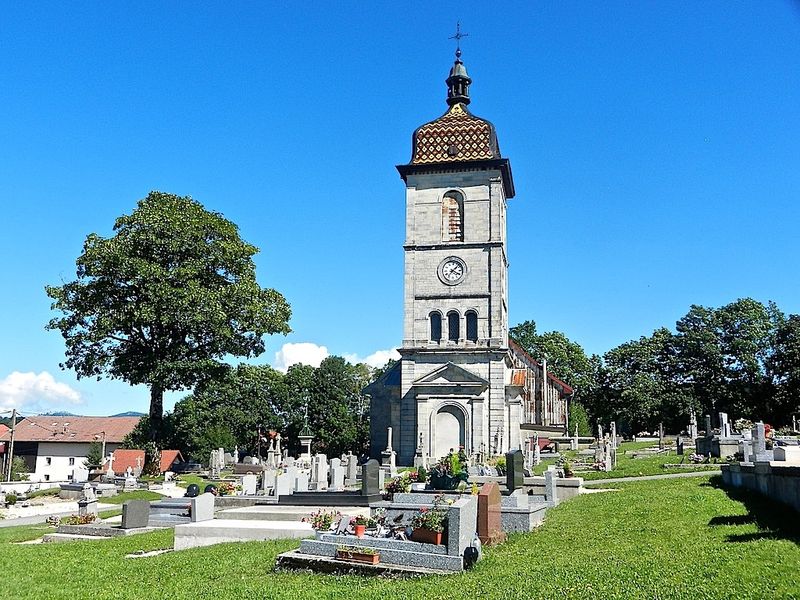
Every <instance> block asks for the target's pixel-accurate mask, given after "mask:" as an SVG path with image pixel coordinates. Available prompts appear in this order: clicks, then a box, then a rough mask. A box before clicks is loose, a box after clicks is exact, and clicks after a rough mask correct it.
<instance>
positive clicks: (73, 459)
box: [69, 327, 469, 467]
mask: <svg viewBox="0 0 800 600" xmlns="http://www.w3.org/2000/svg"><path fill="white" fill-rule="evenodd" d="M467 329H469V327H467ZM69 466H70V467H73V466H75V458H73V457H70V459H69Z"/></svg>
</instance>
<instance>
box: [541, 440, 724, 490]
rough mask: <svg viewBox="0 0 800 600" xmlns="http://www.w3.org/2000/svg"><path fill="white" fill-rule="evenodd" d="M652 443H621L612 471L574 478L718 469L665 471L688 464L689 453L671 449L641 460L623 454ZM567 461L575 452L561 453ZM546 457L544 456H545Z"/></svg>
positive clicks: (550, 461)
mask: <svg viewBox="0 0 800 600" xmlns="http://www.w3.org/2000/svg"><path fill="white" fill-rule="evenodd" d="M653 445H654V444H653V442H623V443H622V445H621V446H620V447H619V448H618V449H617V466H616V468H615V469H614V470H612V471H609V472H608V473H606V472H604V471H581V472H578V473H576V474H575V476H576V477H583V478H584V479H585V480H586V481H594V480H598V479H613V478H616V477H639V476H642V475H665V474H667V473H689V472H693V471H707V470H715V469H719V465H718V464H710V465H693V466H691V467H688V468H686V467H681V468H671V469H665V468H664V465H665V464H677V463H680V462H681V459H683V462H684V463H688V462H689V453H687V454H685V455H684V456H678V455H677V454H675V450H674V449H671V450H670V452H669V453H667V454H658V455H655V456H647V457H643V458H633V457H631V456H627V455H626V454H625V452H631V451H633V450H641V449H643V448H650V447H652V446H653ZM562 454H563V455H564V456H566V457H567V459H569V460H573V459H575V458H576V457H578V453H577V452H573V451H571V450H567V451H565V452H562ZM545 456H546V455H545ZM579 458H580V459H583V460H588V459H592V457H591V456H589V457H586V456H582V457H579ZM555 462H556V459H551V458H544V459H543V460H542V462H541V463H540V464H538V465H536V467H534V469H533V474H534V475H541V474H542V473H544V471H545V470H546V469H547V466H548V465H551V464H555Z"/></svg>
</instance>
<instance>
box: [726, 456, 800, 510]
mask: <svg viewBox="0 0 800 600" xmlns="http://www.w3.org/2000/svg"><path fill="white" fill-rule="evenodd" d="M722 481H723V483H724V484H725V485H727V486H730V487H737V488H745V489H749V490H752V491H754V492H758V493H759V494H762V495H764V496H767V497H769V498H771V499H773V500H775V501H777V502H781V503H783V504H787V505H788V506H791V507H792V508H794V509H795V510H797V511H800V466H796V465H791V466H789V465H787V466H783V465H781V466H778V465H776V464H775V463H774V462H772V463H769V462H757V463H755V464H747V463H738V464H737V463H734V464H731V465H722Z"/></svg>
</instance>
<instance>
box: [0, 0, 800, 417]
mask: <svg viewBox="0 0 800 600" xmlns="http://www.w3.org/2000/svg"><path fill="white" fill-rule="evenodd" d="M227 4H228V3H226V4H223V3H218V4H213V3H204V2H199V3H188V2H173V3H158V4H157V3H130V4H128V5H123V4H119V3H96V2H95V3H83V4H78V3H69V4H64V3H46V2H42V3H36V4H34V3H16V4H12V3H5V4H4V5H3V7H2V8H0V81H2V82H3V84H2V85H0V107H2V109H0V125H2V135H0V211H1V212H0V215H2V217H1V218H0V223H2V225H3V227H2V230H3V235H2V236H1V237H0V258H1V259H2V263H3V267H4V277H3V278H2V282H3V283H2V293H0V332H2V333H1V335H2V343H0V410H3V409H4V408H11V407H12V406H16V407H17V408H20V409H21V410H23V411H26V412H34V411H37V410H59V409H65V410H72V411H73V412H77V413H81V414H111V413H114V412H121V411H125V410H142V411H145V410H146V408H147V404H148V395H147V390H146V389H144V388H141V387H139V388H131V387H129V386H128V385H126V384H125V383H122V382H112V381H108V380H103V381H95V380H85V379H82V380H80V381H78V380H76V378H75V376H74V374H73V373H72V372H68V371H61V370H60V369H59V366H58V363H59V362H60V361H61V360H63V353H64V345H63V340H62V339H61V337H60V335H59V334H57V333H55V332H46V331H44V325H45V323H46V322H47V321H48V319H49V318H50V317H51V316H52V315H51V311H50V309H49V300H48V298H47V297H46V295H45V293H44V286H45V285H47V284H57V283H59V282H60V281H62V280H64V281H66V280H71V279H73V278H74V276H75V259H76V257H77V256H78V255H79V254H80V251H81V246H82V243H83V240H84V238H85V237H86V235H87V234H89V233H91V232H96V233H99V234H101V235H109V234H110V232H111V228H112V225H113V222H114V219H115V218H116V217H117V216H119V215H121V214H123V213H129V212H130V211H131V210H132V209H133V208H134V206H135V204H136V202H137V201H138V200H139V199H141V198H143V197H144V196H145V195H146V194H147V193H148V191H150V190H153V189H158V190H162V191H168V192H172V193H176V194H180V195H191V196H192V197H194V198H195V199H197V200H199V201H200V202H202V203H203V204H204V205H205V206H206V207H207V208H208V209H211V210H215V211H219V212H221V213H223V214H224V215H225V216H226V217H228V218H229V219H231V220H232V221H234V222H236V223H237V224H238V225H239V226H240V229H241V234H242V236H243V238H244V239H246V240H247V241H249V242H251V243H254V244H255V245H257V246H258V247H259V248H260V249H261V252H260V254H259V255H258V256H257V257H256V262H257V265H258V276H259V280H260V281H261V283H262V284H263V285H265V286H269V287H274V288H276V289H278V290H279V291H281V292H282V293H283V294H284V295H285V296H286V297H287V299H288V300H289V302H290V303H291V305H292V309H293V318H292V322H291V326H292V328H293V330H294V332H293V333H292V334H291V335H289V336H288V337H285V338H284V337H275V338H270V339H269V340H268V348H267V352H266V353H265V354H264V355H263V356H262V357H260V358H259V359H258V360H257V361H256V362H260V363H270V364H277V362H276V361H277V359H276V352H279V351H281V349H282V347H283V345H284V344H286V343H290V344H300V343H307V344H313V345H314V346H306V347H299V349H301V350H302V349H305V350H308V349H309V348H310V349H311V350H315V349H316V347H317V346H324V347H325V348H326V350H327V352H330V353H331V354H339V355H348V356H352V357H354V358H356V357H357V358H362V359H363V358H366V357H369V356H371V355H374V353H376V352H378V351H386V350H389V349H391V348H393V347H395V346H397V345H398V344H399V342H400V338H401V334H402V331H401V328H402V261H403V253H402V243H403V236H404V231H403V227H404V217H403V215H404V188H403V184H402V181H401V180H400V178H399V176H398V174H397V172H396V170H395V168H394V167H395V165H397V164H400V163H405V162H408V160H409V158H410V153H411V145H410V139H411V133H412V131H413V130H414V129H415V128H416V127H417V126H419V125H420V124H422V123H424V122H426V121H429V120H431V119H433V118H436V117H437V116H439V115H440V114H441V113H443V112H444V109H445V103H444V98H445V85H444V79H445V77H446V76H447V72H448V69H449V67H450V65H451V64H452V60H453V50H454V46H453V42H452V41H451V40H448V37H449V36H450V35H452V33H453V31H454V28H455V21H456V20H457V19H460V20H461V21H462V24H463V29H464V30H465V31H466V32H468V33H469V37H467V38H466V39H465V40H464V42H463V45H462V47H463V52H464V55H463V59H464V62H465V64H466V66H467V68H468V70H469V73H470V75H471V77H472V78H473V80H474V83H473V85H472V88H471V95H472V99H473V102H472V104H471V106H470V108H471V109H472V111H473V112H474V113H475V114H477V115H479V116H481V117H484V118H487V119H489V120H491V121H492V122H493V123H494V124H495V125H496V127H497V131H498V135H499V139H500V146H501V150H502V152H503V155H504V156H506V157H508V158H510V160H511V164H512V167H513V172H514V177H515V183H516V190H517V196H516V198H514V199H513V200H511V201H510V203H509V215H508V228H509V232H508V234H509V255H510V261H511V267H510V273H509V282H510V283H509V292H510V304H509V309H510V321H511V324H512V325H513V324H515V323H518V322H520V321H523V320H526V319H534V320H536V322H537V323H538V325H539V329H540V330H541V331H547V330H553V329H556V330H560V331H563V332H564V333H566V334H567V335H568V336H569V337H570V338H571V339H574V340H575V341H577V342H579V343H581V344H582V345H583V346H584V348H585V349H586V350H587V351H588V352H596V353H602V352H605V351H606V350H608V349H610V348H612V347H614V346H616V345H618V344H620V343H622V342H624V341H627V340H629V339H632V338H636V337H638V336H640V335H647V334H649V333H650V332H651V331H652V330H653V329H655V328H657V327H660V326H664V325H666V326H672V325H674V322H675V320H676V319H678V318H680V317H681V316H682V315H683V314H685V313H686V311H687V310H688V308H689V306H690V304H692V303H696V304H704V305H710V306H720V305H723V304H726V303H728V302H731V301H733V300H735V299H736V298H739V297H745V296H750V297H753V298H756V299H758V300H761V301H767V300H774V301H776V302H777V303H778V305H779V306H780V307H781V308H782V309H783V310H784V311H786V312H793V313H798V312H800V278H799V277H798V269H797V257H798V250H800V241H799V239H800V236H798V234H797V229H798V222H800V219H799V218H798V217H800V208H798V204H799V203H798V200H800V168H799V167H800V160H799V159H800V152H799V151H798V140H800V4H798V3H797V2H790V1H788V0H787V1H778V0H773V1H767V2H754V1H753V2H736V3H729V2H644V1H639V2H614V3H602V4H601V3H596V2H594V3H589V2H519V3H515V2H508V3H501V4H497V3H481V2H475V3H471V2H459V3H422V2H404V3H383V2H374V3H335V4H333V3H331V4H329V5H323V4H318V3H314V4H310V3H280V4H279V3H268V2H261V3H256V2H248V3H235V4H233V5H227ZM429 4H433V5H434V6H433V7H431V6H429ZM289 349H291V348H288V349H287V350H289ZM297 349H298V347H295V350H297ZM313 354H314V352H311V353H309V354H307V355H308V356H312V355H313ZM316 354H317V355H320V354H323V352H322V351H321V350H317V352H316ZM287 355H288V352H287ZM181 395H182V394H173V395H171V396H170V398H169V399H168V401H167V406H168V407H170V406H171V405H172V403H174V401H175V400H176V399H177V398H179V397H180V396H181Z"/></svg>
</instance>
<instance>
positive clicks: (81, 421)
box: [0, 415, 139, 443]
mask: <svg viewBox="0 0 800 600" xmlns="http://www.w3.org/2000/svg"><path fill="white" fill-rule="evenodd" d="M138 422H139V417H52V416H49V415H36V416H34V417H25V419H24V420H22V421H19V422H18V423H17V431H16V434H15V437H14V439H15V440H16V441H18V442H94V441H100V440H102V434H103V432H105V439H106V442H111V443H120V442H121V441H122V438H124V437H125V436H126V435H128V434H129V433H130V432H131V431H133V428H134V427H136V424H137V423H138ZM10 437H11V433H10V432H9V431H6V432H5V433H3V434H0V441H2V440H8V439H9V438H10Z"/></svg>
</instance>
